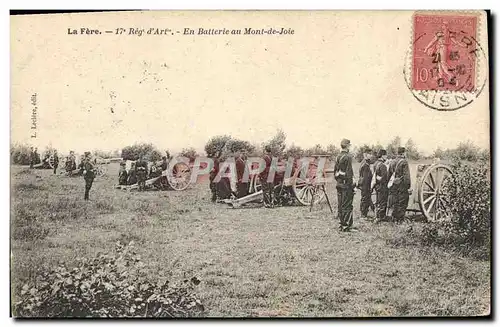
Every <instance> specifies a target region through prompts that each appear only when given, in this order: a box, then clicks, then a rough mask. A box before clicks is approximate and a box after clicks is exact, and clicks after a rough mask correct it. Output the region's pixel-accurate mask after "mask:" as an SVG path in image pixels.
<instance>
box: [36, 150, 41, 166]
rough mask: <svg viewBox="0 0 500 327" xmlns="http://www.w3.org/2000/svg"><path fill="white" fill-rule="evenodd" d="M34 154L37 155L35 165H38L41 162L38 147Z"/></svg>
mask: <svg viewBox="0 0 500 327" xmlns="http://www.w3.org/2000/svg"><path fill="white" fill-rule="evenodd" d="M34 156H35V165H37V164H39V163H40V162H41V161H40V155H39V154H38V148H35V152H34Z"/></svg>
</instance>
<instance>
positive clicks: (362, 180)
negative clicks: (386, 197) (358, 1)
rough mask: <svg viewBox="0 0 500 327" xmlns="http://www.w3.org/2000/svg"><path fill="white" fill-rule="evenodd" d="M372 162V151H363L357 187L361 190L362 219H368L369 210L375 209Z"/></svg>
mask: <svg viewBox="0 0 500 327" xmlns="http://www.w3.org/2000/svg"><path fill="white" fill-rule="evenodd" d="M371 161H372V150H371V149H365V150H364V151H363V161H361V166H360V167H359V179H358V183H357V187H358V188H359V189H360V190H361V203H360V210H361V217H363V218H368V210H369V209H370V208H371V207H373V203H372V194H371V193H372V192H371V191H372V189H371V182H372V177H373V174H372V171H371V169H370V164H371Z"/></svg>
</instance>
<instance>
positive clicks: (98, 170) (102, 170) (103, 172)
mask: <svg viewBox="0 0 500 327" xmlns="http://www.w3.org/2000/svg"><path fill="white" fill-rule="evenodd" d="M95 172H96V175H97V176H105V175H106V168H104V167H102V166H99V167H97V168H96V170H95Z"/></svg>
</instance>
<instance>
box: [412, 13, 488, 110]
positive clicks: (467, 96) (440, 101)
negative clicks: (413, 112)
mask: <svg viewBox="0 0 500 327" xmlns="http://www.w3.org/2000/svg"><path fill="white" fill-rule="evenodd" d="M472 18H477V17H471V19H472ZM464 19H466V18H464ZM468 23H469V21H467V20H459V19H458V18H456V17H453V16H435V15H417V16H415V17H414V34H413V42H412V47H411V49H410V50H409V51H408V52H407V53H406V58H405V66H404V69H403V74H404V78H405V82H406V85H407V87H408V89H409V90H410V91H411V92H412V94H413V96H414V97H415V98H416V99H417V100H418V101H419V102H420V103H422V104H423V105H425V106H426V107H428V108H431V109H434V110H439V111H451V110H457V109H460V108H463V107H466V106H467V105H469V104H470V103H472V102H473V101H474V100H475V99H477V98H478V97H479V96H480V95H481V92H482V91H483V89H484V87H485V85H486V80H487V71H488V62H487V58H486V54H485V52H484V50H483V48H482V47H481V45H480V44H479V42H478V41H477V40H476V38H475V36H474V35H476V33H475V28H476V21H474V24H468ZM469 25H470V26H469Z"/></svg>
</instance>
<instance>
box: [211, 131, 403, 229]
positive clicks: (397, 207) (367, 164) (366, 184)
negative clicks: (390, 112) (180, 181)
mask: <svg viewBox="0 0 500 327" xmlns="http://www.w3.org/2000/svg"><path fill="white" fill-rule="evenodd" d="M340 146H341V152H340V154H339V155H338V156H337V158H336V161H335V166H334V171H333V172H334V177H335V180H336V182H337V183H336V190H337V199H338V219H339V230H340V231H350V230H351V229H352V228H353V198H354V194H355V190H356V189H359V190H360V192H361V202H360V211H361V217H363V218H366V219H368V218H369V216H368V214H369V211H370V210H371V211H373V212H374V216H375V217H374V220H375V222H380V221H384V220H392V221H395V222H401V221H402V220H403V219H404V217H405V212H406V209H407V207H408V202H409V196H410V194H411V178H410V170H409V166H408V161H407V160H406V149H405V148H404V147H399V148H398V149H397V156H396V158H394V159H388V157H387V151H386V150H385V149H380V150H378V151H377V152H373V150H371V149H364V150H363V161H362V162H361V166H360V168H359V177H358V179H357V181H354V173H353V168H352V156H351V154H350V153H349V150H350V148H351V142H350V141H349V140H347V139H343V140H342V141H341V143H340ZM219 158H220V153H217V154H216V155H215V157H214V158H213V161H214V167H213V169H212V170H211V171H210V190H211V193H212V202H215V201H216V200H217V199H226V198H229V197H231V195H233V196H235V197H237V198H241V197H244V196H246V195H248V190H249V183H248V181H244V180H243V176H244V172H245V169H246V163H245V160H246V156H245V155H244V153H237V154H236V162H235V163H236V165H235V166H236V175H237V180H236V192H232V190H231V183H230V180H229V178H228V177H222V178H220V181H218V182H215V178H216V176H217V174H219V166H220V162H219ZM262 159H263V161H264V162H265V168H264V169H263V170H262V172H260V173H259V175H258V176H259V179H260V181H261V185H262V192H263V202H264V206H265V207H266V208H272V207H274V206H275V204H276V201H275V199H274V191H273V190H274V186H275V184H276V183H275V182H276V181H269V180H268V176H269V173H270V169H271V163H272V156H271V147H270V146H266V147H265V149H264V154H263V156H262ZM373 192H375V194H376V201H375V203H373V202H372V194H373Z"/></svg>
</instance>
